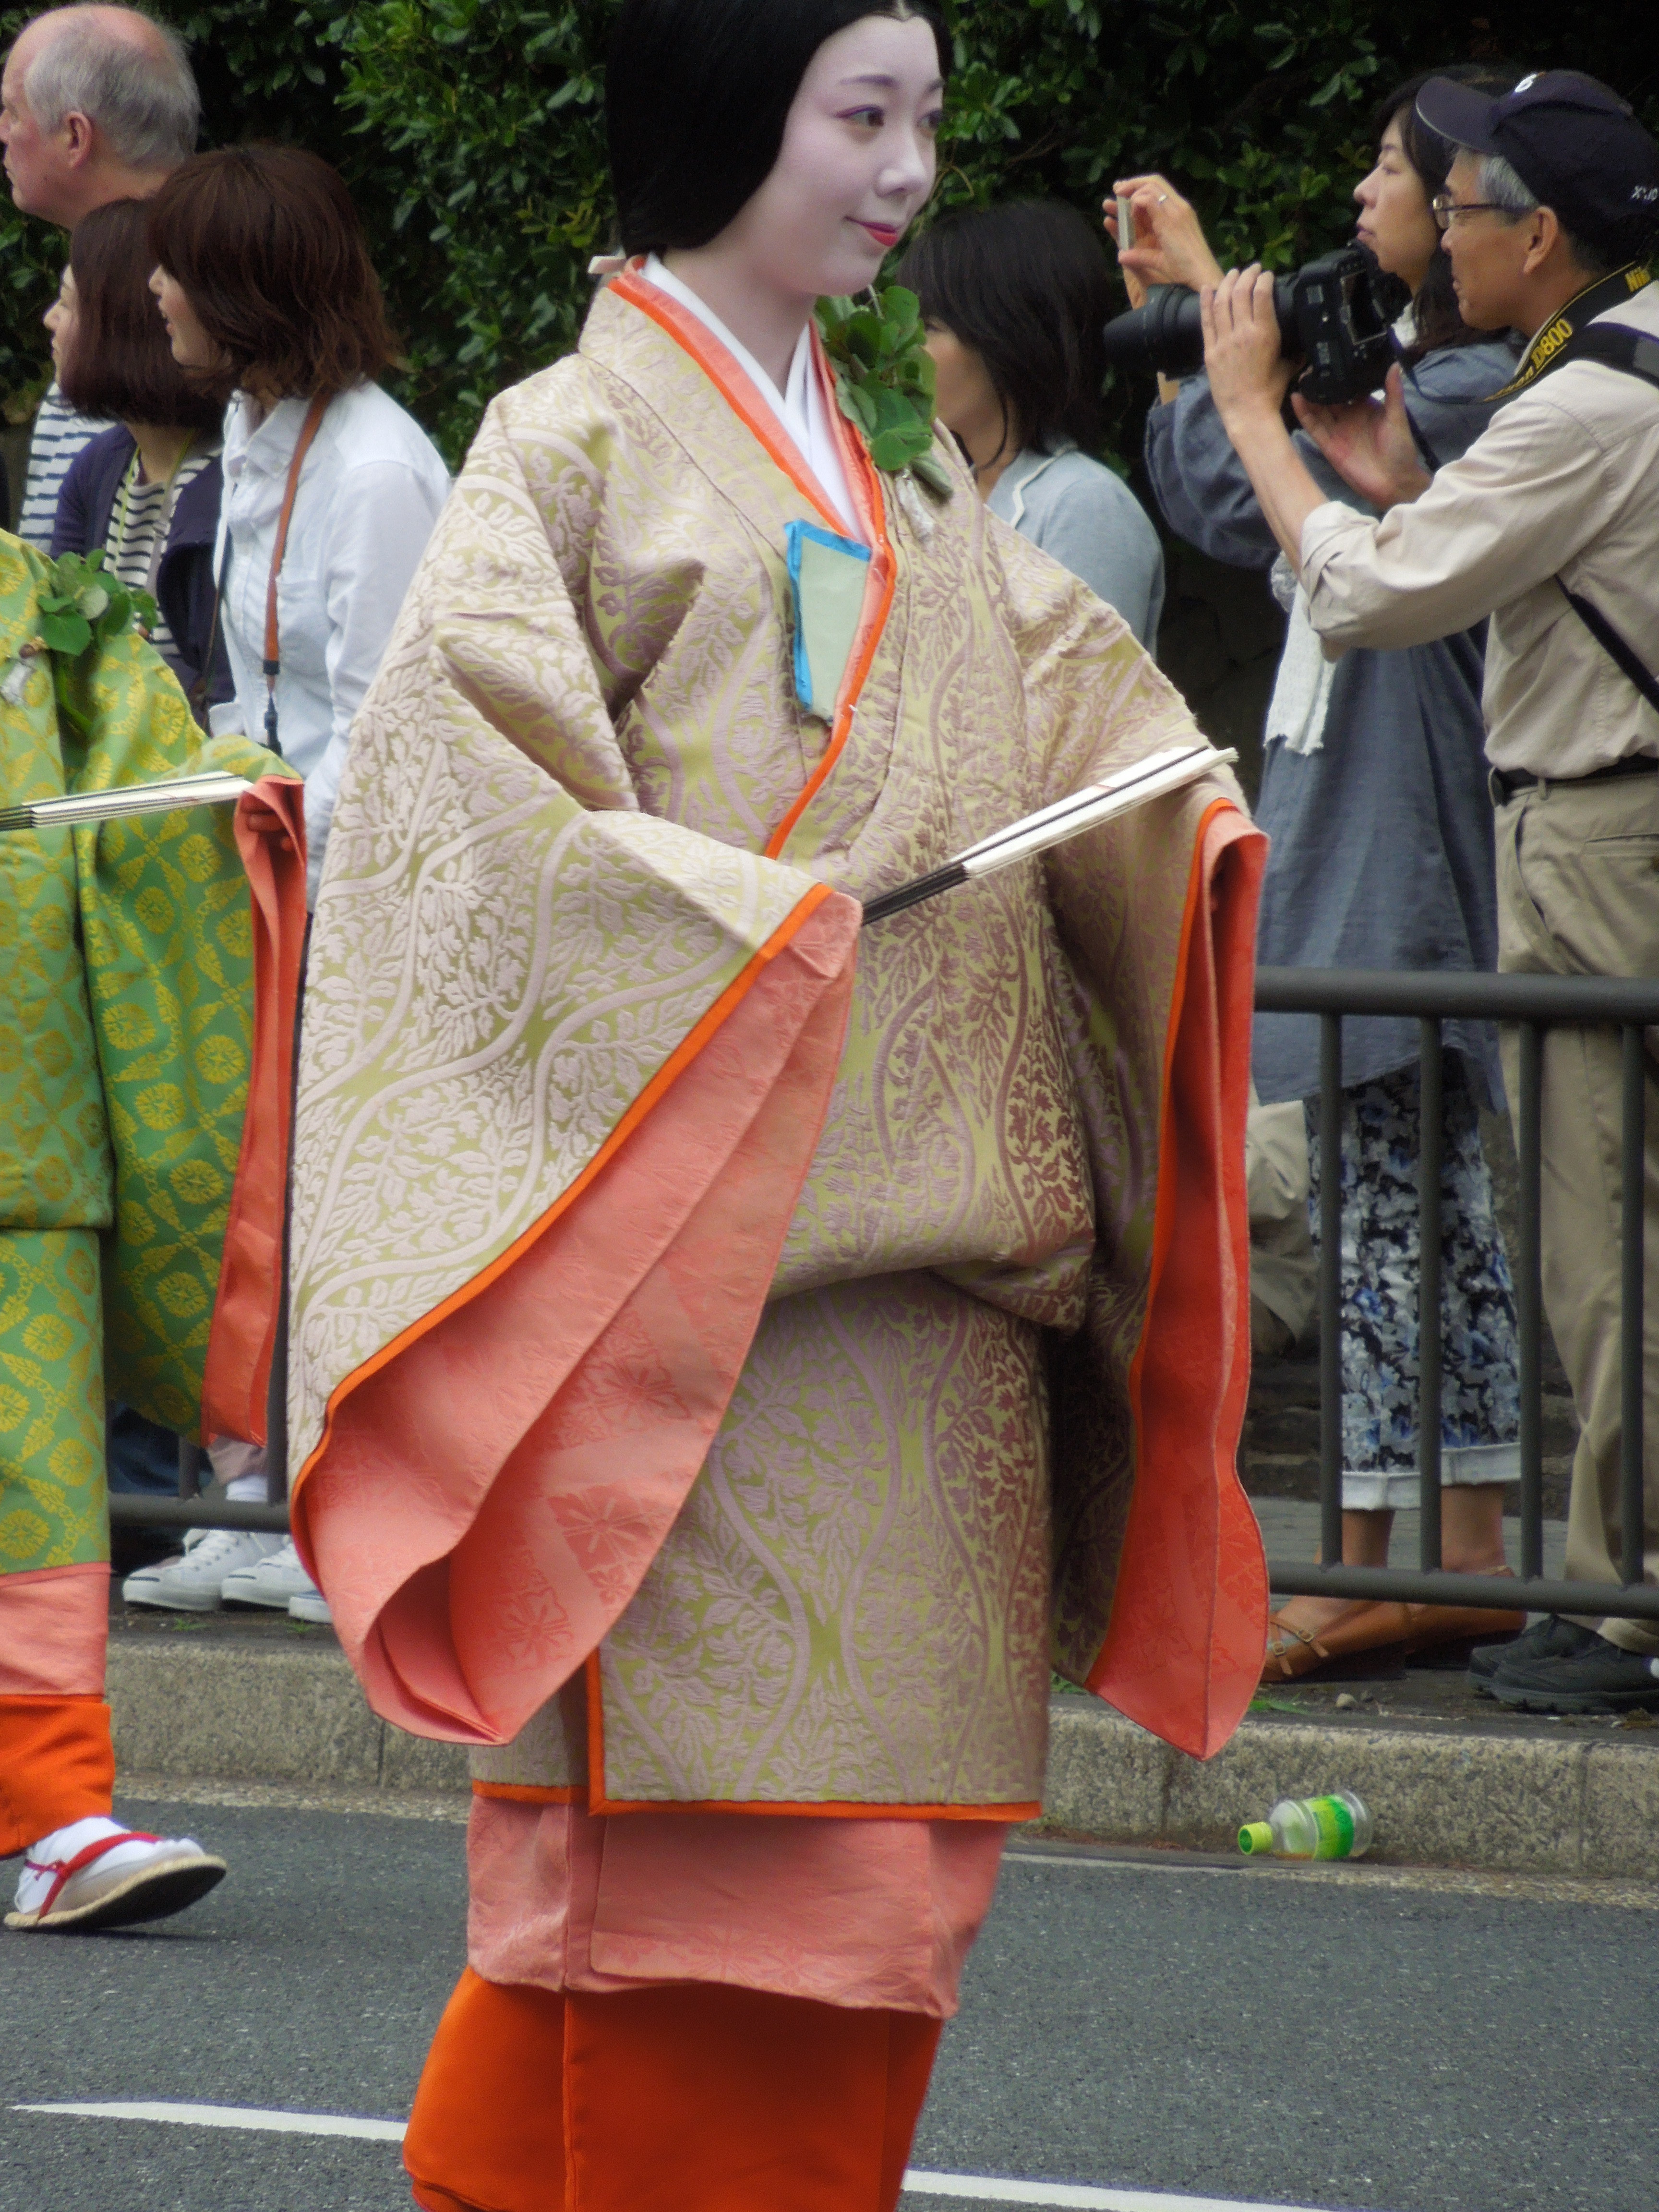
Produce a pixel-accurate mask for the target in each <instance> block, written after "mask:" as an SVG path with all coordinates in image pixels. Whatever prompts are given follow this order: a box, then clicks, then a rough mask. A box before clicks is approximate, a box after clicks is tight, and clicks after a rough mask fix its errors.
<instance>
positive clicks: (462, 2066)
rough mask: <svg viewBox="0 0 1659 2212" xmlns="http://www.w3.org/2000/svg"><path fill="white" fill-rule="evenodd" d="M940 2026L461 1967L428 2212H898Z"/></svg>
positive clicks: (421, 2178) (428, 2134) (753, 1997)
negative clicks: (602, 1988)
mask: <svg viewBox="0 0 1659 2212" xmlns="http://www.w3.org/2000/svg"><path fill="white" fill-rule="evenodd" d="M939 2030H940V2022H939V2021H938V2020H935V2019H929V2018H927V2017H926V2016H924V2015H921V2014H919V2013H907V2012H896V2011H891V2010H875V2009H869V2008H854V2007H851V2006H841V2005H829V2004H819V2003H816V2002H813V2001H812V2000H811V1999H810V1998H805V1997H786V1996H775V1995H773V1994H772V1993H771V1992H769V1991H766V1990H745V1989H732V1988H726V1987H715V1986H712V1985H710V1984H702V1983H680V1984H676V1985H673V1986H671V1987H666V1988H659V1989H650V1990H636V1991H630V1992H629V1994H628V1995H626V1996H584V1995H579V1994H578V1993H576V1992H575V1991H573V1990H566V1991H564V1992H562V1993H555V1992H553V1991H551V1990H539V1989H530V1988H525V1987H511V1988H509V1987H504V1986H502V1985H501V1984H497V1983H494V1982H486V1981H483V1980H482V1979H481V1978H479V1977H478V1976H477V1974H475V1973H474V1972H472V1970H471V1967H470V1966H469V1967H468V1968H467V1969H466V1971H465V1972H464V1973H463V1975H462V1976H461V1979H460V1982H459V1985H458V1986H457V1988H456V1990H455V1994H454V1995H453V1997H452V1998H451V1999H450V2001H449V2005H448V2008H447V2010H446V2012H445V2014H444V2016H443V2019H442V2020H441V2022H440V2023H439V2027H438V2033H437V2034H436V2036H435V2038H434V2039H433V2045H432V2050H431V2053H430V2055H429V2057H428V2059H427V2063H426V2070H425V2072H424V2074H423V2075H422V2077H421V2086H420V2089H419V2092H418V2093H417V2095H416V2100H415V2111H414V2114H413V2117H412V2118H411V2119H410V2124H409V2135H408V2138H407V2140H406V2142H405V2143H404V2164H405V2165H406V2166H407V2167H408V2169H409V2172H410V2177H411V2179H412V2181H413V2184H414V2193H415V2200H416V2203H417V2204H420V2205H422V2206H423V2207H424V2208H425V2212H780V2208H781V2207H782V2206H786V2205H787V2207H788V2208H789V2212H848V2208H849V2207H852V2206H857V2207H859V2208H860V2212H866V2208H867V2212H892V2208H893V2207H894V2206H895V2205H896V2203H897V2202H898V2197H899V2191H900V2189H901V2187H902V2184H903V2179H904V2168H905V2162H906V2160H907V2159H908V2156H909V2151H910V2140H911V2137H912V2136H913V2135H914V2134H915V2124H916V2119H917V2117H918V2115H919V2114H920V2112H921V2105H922V2100H923V2098H924V2097H925V2096H926V2095H927V2078H928V2075H929V2074H930V2073H931V2071H932V2069H933V2054H934V2051H935V2050H936V2048H937V2046H938V2043H939Z"/></svg>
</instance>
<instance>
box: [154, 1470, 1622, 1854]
mask: <svg viewBox="0 0 1659 2212" xmlns="http://www.w3.org/2000/svg"><path fill="white" fill-rule="evenodd" d="M1258 1510H1259V1512H1260V1514H1261V1521H1262V1524H1263V1528H1264V1532H1265V1534H1266V1537H1267V1549H1268V1553H1269V1555H1270V1557H1278V1558H1281V1559H1307V1558H1311V1557H1312V1555H1313V1552H1314V1549H1315V1547H1316V1542H1317V1535H1318V1509H1317V1507H1316V1506H1312V1505H1307V1504H1298V1503H1297V1502H1295V1501H1291V1500H1283V1499H1267V1500H1264V1501H1261V1504H1260V1505H1259V1507H1258ZM1414 1518H1415V1516H1410V1515H1406V1514H1401V1516H1400V1517H1399V1521H1398V1522H1397V1523H1396V1534H1395V1560H1396V1563H1397V1564H1400V1565H1407V1564H1414V1561H1415V1539H1416V1530H1415V1527H1414V1526H1413V1522H1414ZM1561 1541H1562V1528H1561V1524H1560V1523H1559V1522H1553V1523H1550V1524H1548V1526H1547V1530H1546V1548H1545V1557H1546V1570H1547V1571H1548V1572H1555V1571H1558V1569H1559V1562H1560V1547H1561ZM1339 1700H1340V1703H1339ZM110 1702H111V1705H112V1708H113V1711H114V1717H115V1737H116V1749H117V1754H118V1759H119V1762H120V1766H121V1770H122V1772H123V1774H124V1776H128V1777H131V1776H140V1775H142V1776H145V1777H152V1778H190V1779H192V1780H222V1781H224V1782H227V1783H237V1782H245V1783H255V1784H258V1783H289V1784H293V1783H298V1784H308V1785H311V1786H313V1787H315V1788H318V1789H324V1790H328V1789H332V1790H356V1791H365V1792H372V1793H385V1794H386V1796H387V1798H388V1800H389V1801H391V1802H395V1800H396V1798H397V1797H398V1796H400V1795H405V1794H410V1793H432V1792H454V1793H456V1795H457V1809H458V1811H459V1794H460V1793H462V1792H464V1791H465V1789H466V1762H465V1755H464V1753H461V1752H460V1751H459V1750H458V1749H457V1748H456V1747H453V1745H447V1744H436V1743H428V1742H424V1741H420V1740H419V1739H417V1738H415V1737H412V1736H408V1735H403V1734H402V1733H401V1732H400V1731H399V1730H398V1729H392V1728H389V1727H387V1726H386V1724H385V1723H382V1722H380V1721H378V1720H376V1719H375V1718H374V1715H373V1714H372V1713H370V1712H369V1711H368V1708H367V1706H366V1705H364V1703H363V1699H362V1694H361V1692H359V1690H358V1688H357V1686H356V1681H355V1680H353V1678H352V1675H351V1674H350V1671H349V1668H347V1665H346V1662H345V1660H344V1657H343V1655H342V1653H341V1651H340V1650H339V1647H338V1645H337V1643H336V1642H335V1639H334V1638H333V1636H332V1634H331V1632H329V1631H328V1630H326V1629H309V1630H307V1629H301V1628H299V1627H297V1626H295V1625H294V1624H292V1623H290V1622H289V1621H288V1620H285V1619H283V1617H282V1616H280V1615H271V1614H264V1615H259V1614H247V1613H234V1614H233V1613H223V1614H214V1615H207V1616H204V1615H200V1614H197V1615H193V1616H186V1617H184V1618H180V1617H178V1616H170V1615H165V1614H160V1613H125V1612H124V1610H123V1609H122V1608H121V1607H119V1606H118V1607H117V1608H116V1612H115V1614H114V1617H113V1620H112V1633H111V1642H110ZM1341 1788H1352V1789H1355V1790H1358V1792H1359V1794H1360V1795H1361V1796H1363V1797H1364V1799H1365V1801H1366V1802H1367V1803H1368V1804H1369V1805H1370V1807H1371V1809H1372V1811H1373V1812H1374V1813H1375V1814H1376V1820H1377V1841H1376V1849H1375V1851H1374V1853H1373V1856H1374V1857H1376V1858H1378V1859H1380V1860H1383V1861H1384V1862H1394V1863H1402V1864H1412V1865H1419V1866H1441V1867H1470V1868H1477V1869H1483V1870H1486V1871H1488V1872H1492V1871H1497V1872H1510V1873H1515V1874H1524V1875H1557V1876H1562V1875H1565V1876H1578V1877H1583V1876H1587V1875H1589V1876H1598V1877H1607V1878H1624V1879H1635V1880H1637V1881H1656V1882H1659V1726H1655V1725H1653V1724H1650V1723H1649V1722H1648V1721H1647V1717H1646V1716H1645V1715H1637V1716H1633V1717H1631V1718H1630V1719H1628V1720H1626V1721H1625V1722H1623V1723H1616V1722H1609V1721H1606V1720H1597V1719H1589V1718H1586V1719H1569V1720H1551V1719H1545V1718H1541V1717H1534V1716H1529V1715H1523V1714H1516V1713H1511V1712H1509V1711H1506V1710H1505V1709H1504V1708H1503V1707H1501V1706H1498V1705H1493V1704H1492V1701H1491V1700H1490V1699H1477V1698H1475V1697H1474V1695H1473V1694H1471V1692H1469V1691H1468V1686H1467V1684H1466V1680H1465V1677H1464V1674H1463V1671H1462V1664H1461V1655H1455V1654H1454V1655H1448V1663H1445V1664H1441V1665H1434V1664H1418V1663H1413V1664H1410V1665H1405V1664H1402V1663H1401V1662H1399V1661H1398V1659H1397V1658H1394V1659H1391V1658H1390V1657H1389V1655H1387V1654H1382V1655H1376V1656H1373V1657H1371V1658H1370V1659H1368V1660H1366V1661H1364V1662H1355V1663H1354V1664H1353V1665H1352V1666H1351V1667H1350V1668H1348V1669H1347V1670H1346V1673H1344V1674H1340V1675H1337V1676H1330V1675H1327V1676H1323V1677H1322V1678H1321V1679H1320V1680H1317V1681H1315V1682H1310V1683H1305V1684H1304V1683H1291V1684H1286V1685H1284V1686H1275V1687H1273V1688H1270V1689H1269V1690H1267V1692H1264V1693H1262V1694H1261V1696H1259V1697H1258V1699H1256V1701H1255V1705H1254V1706H1253V1709H1252V1711H1250V1712H1249V1715H1247V1717H1246V1718H1245V1720H1244V1722H1243V1725H1242V1726H1241V1727H1240V1729H1239V1730H1238V1733H1237V1735H1236V1736H1235V1737H1234V1739H1233V1741H1231V1743H1230V1744H1229V1745H1228V1746H1227V1747H1226V1749H1225V1751H1223V1752H1222V1753H1219V1755H1218V1757H1216V1758H1215V1759H1211V1760H1208V1761H1207V1762H1200V1761H1198V1760H1196V1759H1189V1758H1188V1757H1186V1756H1185V1755H1184V1754H1183V1753H1180V1752H1177V1751H1172V1750H1171V1749H1170V1747H1168V1746H1167V1745H1165V1744H1163V1743H1160V1742H1159V1741H1157V1739H1155V1738H1154V1737H1152V1736H1150V1735H1146V1733H1145V1732H1144V1731H1143V1730H1142V1729H1138V1728H1136V1727H1134V1726H1133V1724H1132V1723H1130V1722H1128V1721H1127V1720H1125V1719H1123V1718H1122V1717H1121V1715H1119V1714H1116V1713H1115V1712H1113V1711H1111V1710H1110V1709H1109V1707H1106V1706H1103V1705H1101V1704H1100V1703H1099V1702H1098V1701H1097V1700H1096V1699H1091V1698H1086V1697H1084V1696H1082V1695H1066V1696H1061V1697H1057V1698H1055V1699H1054V1701H1053V1706H1052V1727H1051V1739H1050V1747H1049V1761H1048V1790H1047V1793H1046V1800H1045V1802H1046V1812H1045V1814H1044V1820H1043V1826H1045V1827H1046V1828H1047V1829H1048V1831H1049V1832H1051V1833H1055V1834H1059V1835H1070V1836H1077V1837H1081V1838H1090V1839H1091V1840H1096V1841H1101V1842H1110V1843H1119V1844H1142V1845H1153V1846H1159V1845H1161V1846H1165V1847H1175V1846H1179V1847H1185V1848H1188V1849H1194V1848H1197V1849H1204V1850H1216V1849H1230V1848H1231V1847H1232V1845H1233V1844H1234V1841H1235V1838H1236V1836H1237V1829H1238V1826H1239V1825H1240V1823H1241V1822H1242V1821H1243V1820H1252V1819H1256V1818H1259V1817H1260V1815H1261V1814H1262V1813H1264V1812H1265V1811H1266V1809H1267V1807H1268V1806H1269V1805H1270V1804H1271V1803H1272V1802H1273V1800H1274V1798H1276V1797H1279V1796H1306V1795H1308V1794H1310V1793H1311V1792H1316V1791H1320V1790H1334V1789H1341Z"/></svg>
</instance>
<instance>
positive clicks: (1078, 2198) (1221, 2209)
mask: <svg viewBox="0 0 1659 2212" xmlns="http://www.w3.org/2000/svg"><path fill="white" fill-rule="evenodd" d="M904 2187H905V2191H906V2193H907V2194H908V2195H910V2196H914V2197H957V2198H960V2199H961V2200H962V2201H963V2202H964V2203H976V2204H1064V2205H1072V2206H1075V2207H1077V2208H1079V2212H1313V2208H1312V2207H1311V2206H1309V2205H1296V2204H1247V2203H1243V2202H1241V2201H1240V2200H1239V2199H1238V2198H1237V2197H1169V2196H1165V2195H1164V2193H1163V2191H1159V2190H1146V2189H1082V2188H1079V2186H1078V2185H1076V2184H1075V2183H1073V2182H1065V2181H1004V2180H1001V2179H999V2178H998V2177H997V2176H995V2175H994V2174H981V2173H907V2174H906V2175H905V2177H904Z"/></svg>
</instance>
